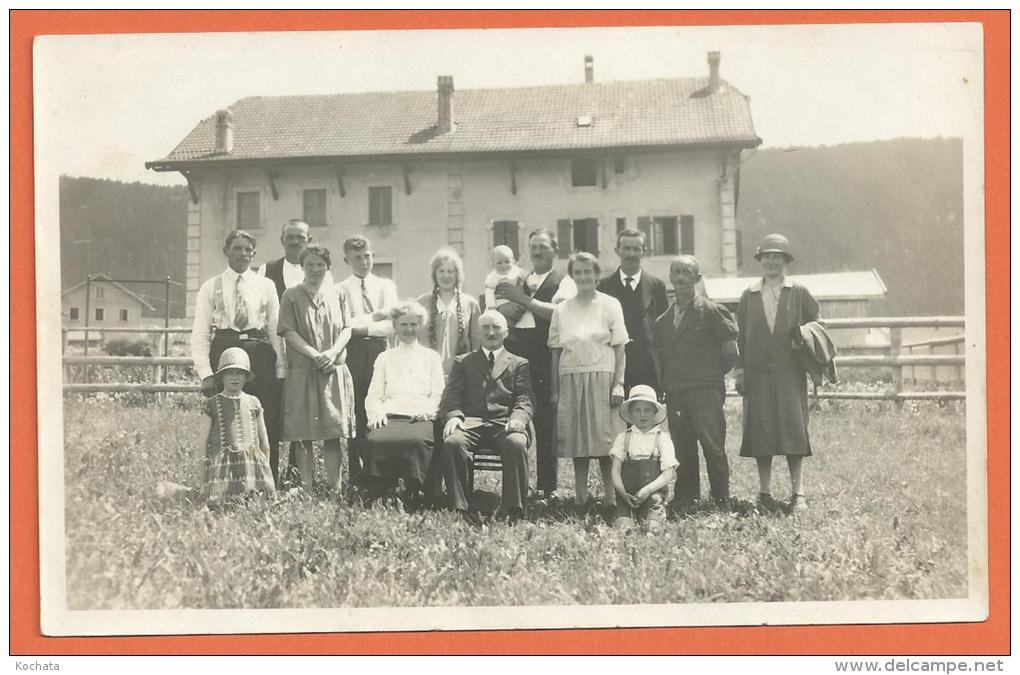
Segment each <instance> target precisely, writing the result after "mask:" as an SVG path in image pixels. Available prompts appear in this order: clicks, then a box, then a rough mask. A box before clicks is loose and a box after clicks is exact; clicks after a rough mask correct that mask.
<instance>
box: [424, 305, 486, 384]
mask: <svg viewBox="0 0 1020 675" xmlns="http://www.w3.org/2000/svg"><path fill="white" fill-rule="evenodd" d="M458 295H459V297H460V303H459V304H460V312H458V311H457V305H458V303H457V302H450V303H449V304H444V303H443V299H442V298H440V297H439V296H438V294H436V293H435V291H433V292H432V293H426V294H425V295H423V296H421V297H420V298H418V304H420V305H421V306H422V307H424V308H425V311H426V312H428V316H429V323H428V325H427V326H423V327H422V329H421V334H420V335H419V336H418V342H419V343H420V344H422V345H423V346H425V347H428V348H429V349H434V350H435V351H437V352H439V356H440V357H441V358H442V360H443V376H444V377H446V376H449V374H450V369H451V368H453V360H454V359H455V358H457V357H458V356H459V355H461V354H468V353H470V352H473V351H475V350H476V349H478V348H479V347H481V346H482V331H481V329H480V328H479V327H478V317H479V316H480V315H481V313H482V310H481V308H480V307H479V305H478V301H477V300H475V298H474V296H471V295H468V294H467V293H459V294H458Z"/></svg>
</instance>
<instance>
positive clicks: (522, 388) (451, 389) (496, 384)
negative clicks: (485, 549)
mask: <svg viewBox="0 0 1020 675" xmlns="http://www.w3.org/2000/svg"><path fill="white" fill-rule="evenodd" d="M478 325H479V327H480V328H481V331H482V347H481V349H479V350H477V351H473V352H471V353H469V354H463V355H461V356H458V357H457V358H456V359H455V360H454V362H453V369H452V370H451V371H450V377H449V380H448V381H447V383H446V389H445V390H444V391H443V400H442V402H441V403H440V404H439V415H440V418H441V419H443V420H445V427H444V428H443V446H442V448H441V449H440V452H439V459H438V462H439V467H440V470H441V471H442V474H443V477H444V478H445V479H446V489H447V491H448V496H449V500H450V505H451V506H452V507H453V508H454V509H456V510H457V511H460V512H462V513H464V514H465V515H466V516H467V517H468V519H469V520H471V521H472V522H474V516H473V515H472V514H470V513H469V511H468V498H469V497H470V496H471V495H470V494H468V486H469V485H470V477H471V471H472V458H473V453H474V452H475V451H476V450H478V448H479V447H485V448H487V449H491V450H495V451H497V452H499V454H500V455H501V456H502V459H503V511H504V513H505V514H506V516H507V517H508V518H509V519H510V520H511V521H515V520H517V519H519V518H521V517H523V516H524V509H525V500H526V499H527V497H528V444H529V441H530V438H529V434H528V423H529V422H530V421H531V417H532V414H533V412H534V406H533V394H532V389H531V376H530V374H529V370H528V361H527V359H524V358H522V357H520V356H517V355H516V354H512V353H510V352H509V351H507V350H506V348H505V347H504V346H503V341H504V340H505V339H506V333H507V324H506V318H505V317H504V316H503V315H502V314H500V313H499V312H497V311H496V310H487V311H485V312H483V313H482V315H481V317H480V318H479V319H478Z"/></svg>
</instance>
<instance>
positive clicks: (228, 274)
mask: <svg viewBox="0 0 1020 675" xmlns="http://www.w3.org/2000/svg"><path fill="white" fill-rule="evenodd" d="M253 276H255V272H253V271H252V269H251V268H250V267H249V268H248V269H246V270H245V271H243V272H235V271H234V268H233V267H228V268H227V269H226V270H225V271H224V272H223V277H224V278H225V279H230V280H231V281H233V280H234V279H236V278H237V277H243V278H244V279H251V278H252V277H253Z"/></svg>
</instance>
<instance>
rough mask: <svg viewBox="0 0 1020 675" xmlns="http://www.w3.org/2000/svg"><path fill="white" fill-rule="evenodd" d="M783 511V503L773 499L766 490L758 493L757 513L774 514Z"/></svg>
mask: <svg viewBox="0 0 1020 675" xmlns="http://www.w3.org/2000/svg"><path fill="white" fill-rule="evenodd" d="M783 511H784V509H783V505H782V504H780V503H779V502H777V501H776V500H775V499H773V498H772V495H770V494H769V493H768V492H759V493H758V513H762V514H767V515H774V514H777V513H783Z"/></svg>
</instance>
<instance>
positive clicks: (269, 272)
mask: <svg viewBox="0 0 1020 675" xmlns="http://www.w3.org/2000/svg"><path fill="white" fill-rule="evenodd" d="M283 260H284V259H283V258H280V259H279V260H271V261H269V262H267V263H266V279H270V280H272V282H273V283H274V284H276V297H277V298H282V297H283V292H284V291H285V290H287V284H285V283H283Z"/></svg>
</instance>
